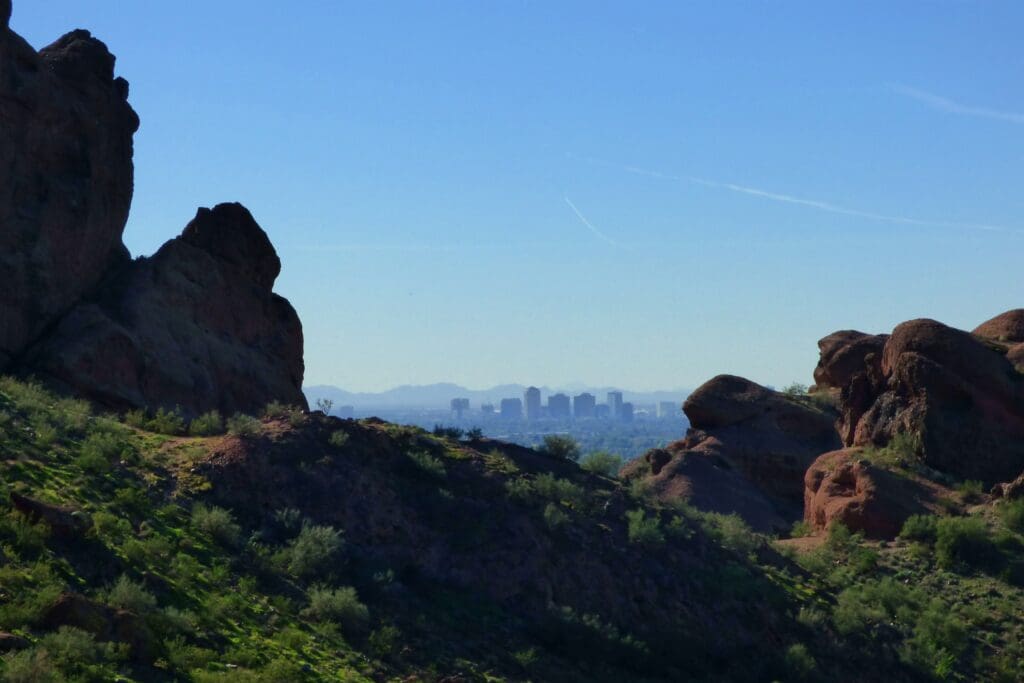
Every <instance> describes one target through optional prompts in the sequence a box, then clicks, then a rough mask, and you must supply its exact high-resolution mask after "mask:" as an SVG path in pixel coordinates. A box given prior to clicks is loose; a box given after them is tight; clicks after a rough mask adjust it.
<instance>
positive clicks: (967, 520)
mask: <svg viewBox="0 0 1024 683" xmlns="http://www.w3.org/2000/svg"><path fill="white" fill-rule="evenodd" d="M994 555H995V546H994V544H993V543H992V538H991V535H990V534H989V530H988V526H987V525H986V524H985V520H984V519H981V518H980V517H944V518H942V519H940V520H939V521H938V523H937V524H936V529H935V557H936V561H937V562H938V564H939V566H940V567H946V568H953V567H961V568H966V567H971V566H973V567H983V566H985V565H987V564H989V563H990V562H991V561H992V559H993V556H994Z"/></svg>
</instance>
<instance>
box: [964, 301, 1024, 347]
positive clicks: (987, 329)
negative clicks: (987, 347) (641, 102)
mask: <svg viewBox="0 0 1024 683" xmlns="http://www.w3.org/2000/svg"><path fill="white" fill-rule="evenodd" d="M972 334H976V335H977V336H979V337H985V338H986V339H992V340H994V341H1000V342H1010V343H1013V344H1020V343H1024V308H1017V309H1014V310H1012V311H1007V312H1006V313H1003V314H1001V315H997V316H996V317H994V318H992V319H991V320H988V321H986V322H983V323H982V324H980V325H978V326H977V327H976V328H974V332H973V333H972Z"/></svg>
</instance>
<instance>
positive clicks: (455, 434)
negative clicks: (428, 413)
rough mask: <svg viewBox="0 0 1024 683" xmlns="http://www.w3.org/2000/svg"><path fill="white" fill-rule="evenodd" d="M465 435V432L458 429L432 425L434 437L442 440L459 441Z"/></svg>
mask: <svg viewBox="0 0 1024 683" xmlns="http://www.w3.org/2000/svg"><path fill="white" fill-rule="evenodd" d="M465 433H466V432H465V431H463V430H462V429H460V428H459V427H447V426H445V425H442V424H436V425H434V431H433V434H434V436H439V437H441V438H442V439H453V440H455V441H458V440H459V439H461V438H462V436H463V434H465Z"/></svg>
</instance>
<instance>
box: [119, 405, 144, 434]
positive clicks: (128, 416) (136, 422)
mask: <svg viewBox="0 0 1024 683" xmlns="http://www.w3.org/2000/svg"><path fill="white" fill-rule="evenodd" d="M148 421H149V416H148V415H146V411H145V410H142V409H141V408H137V409H135V410H129V411H128V412H127V413H125V414H124V423H125V424H126V425H128V426H129V427H135V428H136V429H145V428H146V423H147V422H148Z"/></svg>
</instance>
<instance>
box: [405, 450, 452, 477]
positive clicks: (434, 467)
mask: <svg viewBox="0 0 1024 683" xmlns="http://www.w3.org/2000/svg"><path fill="white" fill-rule="evenodd" d="M406 455H408V456H409V459H410V460H412V461H413V463H415V464H416V467H417V468H419V469H420V470H421V471H423V472H425V473H427V474H428V475H430V476H431V477H434V478H436V479H444V478H445V477H446V476H447V475H448V472H447V470H445V468H444V463H443V462H441V460H440V459H438V458H435V457H434V456H432V455H431V454H430V453H426V452H424V451H410V452H409V453H407V454H406Z"/></svg>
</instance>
